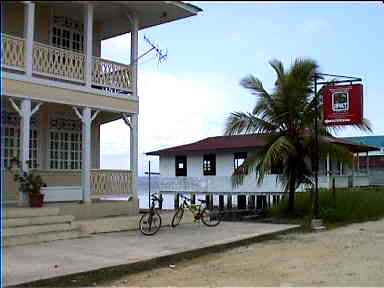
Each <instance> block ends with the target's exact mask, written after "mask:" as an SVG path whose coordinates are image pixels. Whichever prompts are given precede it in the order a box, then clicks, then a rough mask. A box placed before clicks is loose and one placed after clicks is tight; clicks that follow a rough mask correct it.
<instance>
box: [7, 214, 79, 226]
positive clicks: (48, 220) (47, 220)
mask: <svg viewBox="0 0 384 288" xmlns="http://www.w3.org/2000/svg"><path fill="white" fill-rule="evenodd" d="M74 219H75V217H74V216H72V215H63V216H48V217H45V216H44V217H30V218H9V219H7V220H6V221H5V226H6V228H8V229H9V228H13V227H20V226H28V225H45V224H55V223H56V224H59V223H71V222H72V221H73V220H74Z"/></svg>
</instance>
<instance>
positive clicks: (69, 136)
mask: <svg viewBox="0 0 384 288" xmlns="http://www.w3.org/2000/svg"><path fill="white" fill-rule="evenodd" d="M80 126H81V125H80V123H79V121H75V120H67V119H54V120H51V121H50V130H49V167H50V168H51V169H81V130H80V128H81V127H80Z"/></svg>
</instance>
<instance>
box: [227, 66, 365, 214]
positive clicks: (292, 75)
mask: <svg viewBox="0 0 384 288" xmlns="http://www.w3.org/2000/svg"><path fill="white" fill-rule="evenodd" d="M269 64H270V65H271V67H272V69H273V70H274V71H275V73H276V81H275V83H274V87H273V89H272V91H271V92H268V91H266V90H265V88H264V86H263V83H262V82H261V80H259V79H258V78H256V77H254V76H252V75H248V76H247V77H245V78H244V79H242V80H241V82H240V84H241V85H242V86H243V87H244V88H245V89H247V90H249V91H250V92H251V93H252V94H253V95H255V96H256V97H257V99H256V104H255V106H254V107H253V109H252V110H251V111H252V112H248V113H244V112H234V113H231V115H230V116H229V117H228V118H227V121H226V127H225V135H238V134H256V135H257V136H255V137H260V134H262V135H263V137H265V140H266V144H265V146H264V147H263V148H262V149H259V150H258V151H254V152H252V153H250V155H249V156H248V157H247V159H246V160H245V161H244V162H243V164H242V165H241V166H240V167H239V168H238V169H237V170H236V171H234V173H233V175H232V184H233V186H237V185H241V184H242V183H243V180H244V177H245V173H244V171H248V172H249V173H251V172H253V171H255V173H256V178H257V181H258V183H261V182H262V181H263V178H264V176H265V175H266V174H268V173H270V171H271V168H272V167H276V166H282V167H283V170H282V173H281V174H280V175H279V177H278V180H279V181H280V182H281V183H282V184H283V186H284V188H285V191H286V192H289V198H290V202H289V210H290V212H293V208H294V195H295V190H296V189H297V188H298V187H299V186H300V185H301V184H311V183H312V182H313V181H312V180H313V172H312V171H313V166H314V165H313V161H312V160H313V159H314V155H315V151H314V147H315V129H314V124H315V119H316V114H315V110H316V109H315V108H316V106H315V105H316V101H314V99H315V97H314V91H313V81H314V79H315V77H318V78H319V76H318V73H319V67H318V65H317V63H316V62H315V61H314V60H312V59H296V60H295V61H294V63H293V64H292V65H291V66H290V67H289V69H285V68H284V66H283V64H282V62H280V61H278V60H272V61H270V62H269ZM318 93H320V92H318ZM318 106H319V107H318V108H319V110H320V111H321V109H322V107H321V104H318ZM320 114H321V113H320ZM318 116H320V115H318ZM317 123H318V127H319V136H320V137H319V138H320V139H319V147H320V151H319V152H320V156H321V157H326V155H328V154H329V155H330V156H331V157H332V159H334V160H339V161H341V162H344V163H346V164H347V165H348V164H349V163H351V161H352V153H351V152H350V151H349V150H348V149H347V148H345V147H343V146H340V145H337V144H334V143H332V142H331V141H330V138H329V137H330V136H332V134H331V131H332V130H330V129H327V127H325V126H323V123H322V121H321V118H320V117H319V118H318V119H317ZM365 124H366V125H363V126H362V127H358V128H367V129H368V130H369V123H368V122H367V123H365ZM339 128H341V127H339Z"/></svg>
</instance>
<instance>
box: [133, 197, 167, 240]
mask: <svg viewBox="0 0 384 288" xmlns="http://www.w3.org/2000/svg"><path fill="white" fill-rule="evenodd" d="M151 200H152V203H151V207H150V208H149V211H148V212H146V213H144V214H143V216H141V218H140V221H139V229H140V231H141V233H143V234H144V235H147V236H151V235H154V234H156V233H157V231H159V230H160V227H161V216H160V214H159V212H158V211H157V208H156V205H155V204H156V202H158V203H159V207H161V206H162V203H163V198H162V197H161V196H160V197H158V196H157V194H152V196H151Z"/></svg>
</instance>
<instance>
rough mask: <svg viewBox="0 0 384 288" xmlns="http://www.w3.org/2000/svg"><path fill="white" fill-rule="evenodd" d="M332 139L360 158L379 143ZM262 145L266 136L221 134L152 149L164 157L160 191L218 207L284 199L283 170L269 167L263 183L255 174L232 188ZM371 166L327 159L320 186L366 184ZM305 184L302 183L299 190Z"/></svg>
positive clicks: (151, 153) (301, 189)
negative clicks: (238, 173)
mask: <svg viewBox="0 0 384 288" xmlns="http://www.w3.org/2000/svg"><path fill="white" fill-rule="evenodd" d="M329 141H332V142H334V143H336V144H339V145H343V146H345V147H347V148H348V149H349V150H350V151H352V152H353V153H355V155H356V156H357V155H358V153H362V152H368V151H374V150H377V148H375V147H370V146H367V145H359V144H354V143H351V142H349V141H347V140H342V139H339V138H329ZM263 145H265V137H263V136H260V135H240V136H218V137H209V138H206V139H203V140H200V141H197V142H194V143H190V144H186V145H181V146H175V147H170V148H167V149H162V150H157V151H153V152H149V153H147V155H157V156H159V157H160V159H159V163H160V164H159V165H160V193H162V194H163V195H165V197H167V198H169V197H171V196H170V195H175V194H177V193H186V194H189V195H190V196H193V195H196V197H202V198H205V197H207V195H211V196H212V198H213V203H214V204H215V205H218V204H219V202H221V203H223V201H224V202H226V203H228V202H232V206H233V205H236V202H239V201H242V202H243V204H242V205H244V203H248V204H247V205H248V206H250V207H253V206H255V205H256V206H257V203H256V204H255V201H257V198H256V197H257V196H263V197H264V198H265V196H268V200H269V201H273V200H274V199H275V200H277V198H280V197H281V195H282V192H283V188H282V186H281V185H280V183H279V182H278V181H277V174H278V173H279V171H278V168H276V169H274V170H272V171H270V174H269V175H267V176H266V177H265V178H264V181H263V182H262V183H261V184H260V185H258V184H257V181H256V177H255V174H254V173H252V174H249V175H247V176H246V177H245V179H244V183H243V185H240V186H237V187H233V186H232V183H231V175H232V173H233V172H234V170H235V169H236V168H237V167H239V166H240V165H241V164H242V162H243V161H244V159H245V158H246V157H247V154H248V153H250V152H251V151H254V150H255V149H259V148H260V147H262V146H263ZM367 167H368V168H367V169H364V170H361V169H359V167H353V168H352V169H350V168H348V167H343V165H342V163H338V162H337V161H334V160H332V159H329V157H328V159H323V160H321V162H320V168H319V169H320V171H319V185H320V187H322V188H330V187H331V185H332V178H333V177H334V178H335V184H336V187H349V186H367V185H369V182H368V174H367V171H368V170H369V164H368V166H367ZM304 188H305V187H299V189H298V191H303V190H304ZM247 197H248V198H247ZM221 205H222V204H221ZM224 205H226V204H224ZM239 205H240V203H239ZM167 208H169V207H167Z"/></svg>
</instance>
